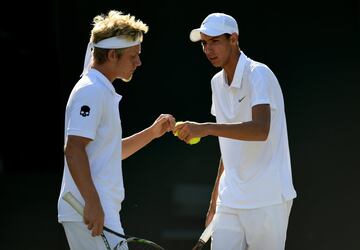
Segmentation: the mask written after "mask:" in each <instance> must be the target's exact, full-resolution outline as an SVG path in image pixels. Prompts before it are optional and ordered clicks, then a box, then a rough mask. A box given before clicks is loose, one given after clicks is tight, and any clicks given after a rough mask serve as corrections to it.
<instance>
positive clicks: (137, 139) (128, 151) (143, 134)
mask: <svg viewBox="0 0 360 250" xmlns="http://www.w3.org/2000/svg"><path fill="white" fill-rule="evenodd" d="M154 138H155V137H154V134H153V133H152V131H151V127H149V128H146V129H144V130H142V131H140V132H138V133H136V134H133V135H131V136H129V137H126V138H124V139H122V159H126V158H127V157H129V156H131V155H132V154H134V153H135V152H137V151H138V150H140V149H141V148H143V147H145V146H146V145H147V144H149V143H150V142H151V141H152V140H153V139H154Z"/></svg>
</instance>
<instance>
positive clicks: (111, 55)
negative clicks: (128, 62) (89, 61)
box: [107, 49, 117, 61]
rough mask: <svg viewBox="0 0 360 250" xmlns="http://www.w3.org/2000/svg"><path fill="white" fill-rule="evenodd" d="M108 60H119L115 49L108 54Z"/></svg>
mask: <svg viewBox="0 0 360 250" xmlns="http://www.w3.org/2000/svg"><path fill="white" fill-rule="evenodd" d="M107 59H108V60H110V61H111V60H116V59H117V55H116V51H115V49H109V50H108V52H107Z"/></svg>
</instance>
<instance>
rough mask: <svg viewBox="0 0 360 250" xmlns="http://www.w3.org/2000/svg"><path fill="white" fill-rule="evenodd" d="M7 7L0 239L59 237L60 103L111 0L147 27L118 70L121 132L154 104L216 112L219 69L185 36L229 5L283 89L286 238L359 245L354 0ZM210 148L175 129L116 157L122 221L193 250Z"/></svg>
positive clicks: (1, 31)
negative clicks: (135, 59) (290, 194)
mask: <svg viewBox="0 0 360 250" xmlns="http://www.w3.org/2000/svg"><path fill="white" fill-rule="evenodd" d="M194 4H196V6H194ZM220 5H222V7H219V6H220ZM7 6H8V7H6V8H5V7H3V9H2V13H1V15H0V23H1V26H0V27H1V28H0V42H1V58H2V67H1V76H2V77H1V83H2V84H1V90H0V91H1V103H0V104H1V110H0V111H1V132H2V134H1V140H0V141H1V142H0V144H1V145H0V146H1V148H0V149H1V150H0V157H1V158H0V194H1V196H0V197H1V201H0V202H1V206H0V221H1V222H2V225H1V229H0V231H1V233H0V235H1V241H0V249H38V250H42V249H56V250H57V249H59V250H60V249H68V247H67V243H66V240H65V236H64V233H63V230H62V227H61V226H60V224H58V223H57V210H56V202H57V198H58V193H59V188H60V182H61V175H62V168H63V152H62V148H63V123H64V120H63V119H64V109H65V105H66V101H67V98H68V94H69V93H70V91H71V88H72V87H73V85H74V84H75V82H76V81H77V80H78V79H79V75H80V73H81V71H82V67H83V60H84V54H85V49H86V45H87V42H88V39H89V33H90V30H91V25H90V24H91V21H92V18H93V17H94V16H95V15H97V14H100V13H106V12H107V11H108V10H110V9H118V10H121V11H124V12H125V13H130V14H132V15H135V16H136V17H137V18H140V19H141V20H143V21H144V22H145V23H147V24H148V25H149V26H150V29H149V32H148V34H146V35H145V39H144V42H143V45H142V54H141V59H142V63H143V65H142V66H141V67H140V68H139V69H138V70H137V72H136V73H135V75H134V78H133V80H132V82H130V83H129V84H123V83H122V82H121V81H119V82H115V87H116V89H117V91H118V92H119V93H120V94H121V95H123V99H122V101H121V104H120V107H119V108H120V112H121V117H122V122H123V133H124V135H125V136H127V135H131V134H133V133H135V132H138V131H139V130H141V129H143V128H145V127H147V126H149V125H150V124H151V123H152V122H153V121H154V120H155V119H156V118H157V116H158V115H159V114H160V113H171V114H173V115H174V116H175V117H176V118H177V120H195V121H199V122H203V121H213V117H212V116H211V115H210V113H209V110H210V103H211V97H210V78H211V77H212V75H213V74H214V73H215V72H217V70H218V69H215V68H213V67H212V66H211V64H210V63H209V62H208V61H207V60H206V58H205V56H204V55H203V53H202V51H201V47H200V45H199V44H198V43H195V44H194V43H192V42H190V40H189V38H188V37H189V32H190V30H191V29H192V28H195V27H198V26H199V25H200V23H201V22H202V20H203V19H204V18H205V17H206V15H208V14H209V13H211V12H225V13H228V14H230V15H232V16H234V17H235V18H236V19H237V20H238V24H239V29H240V47H241V49H242V50H243V51H244V52H245V54H246V55H247V56H249V57H250V58H252V59H255V60H257V61H260V62H263V63H265V64H267V65H268V66H269V67H270V68H271V69H272V70H273V71H274V72H275V74H276V75H277V77H278V79H279V81H280V84H281V87H282V89H283V94H284V98H285V105H286V115H287V121H288V133H289V143H290V150H291V155H292V168H293V177H294V184H295V188H296V190H297V192H298V198H297V199H296V200H295V201H294V205H293V210H292V214H291V217H290V223H289V229H288V239H287V248H286V249H287V250H300V249H301V250H303V249H307V250H319V249H326V250H331V249H334V250H335V249H347V250H357V249H360V240H359V237H358V233H359V229H358V225H359V223H360V218H359V212H358V211H359V208H360V206H359V198H358V191H359V184H358V180H359V177H360V170H359V167H360V162H359V156H358V154H359V139H360V138H359V133H358V130H359V114H360V113H359V97H358V96H359V83H360V77H359V70H360V67H359V66H360V65H359V56H360V53H359V52H360V45H359V44H360V39H359V32H360V4H359V1H358V0H345V1H336V2H327V1H309V0H305V1H295V2H293V1H287V2H277V1H246V2H242V1H230V0H229V1H227V2H224V3H221V4H220V2H218V1H214V2H212V1H206V2H194V1H188V0H183V1H165V0H164V1H161V0H157V1H145V0H144V1H140V0H138V1H137V0H132V1H110V0H103V1H93V0H92V1H66V0H65V1H56V0H52V1H46V3H41V4H40V3H36V2H33V1H32V2H29V1H27V2H17V1H11V2H7ZM218 159H219V150H218V143H217V139H216V138H213V137H207V138H203V139H202V141H201V143H199V144H197V145H196V146H188V145H185V144H184V143H182V142H181V141H178V140H177V139H176V138H175V137H173V136H172V135H171V134H167V135H165V136H164V137H162V138H160V139H157V140H155V141H153V142H152V143H151V144H150V145H149V146H147V147H145V148H144V149H142V150H141V151H139V152H138V153H137V154H135V155H134V156H132V157H131V158H129V159H126V160H125V161H124V162H123V169H124V176H125V187H126V191H127V192H126V200H125V201H124V206H123V210H122V212H121V214H122V221H123V225H124V227H125V229H126V231H127V233H128V234H132V235H137V236H141V237H145V238H149V239H152V240H154V241H156V242H159V243H160V244H162V245H163V246H164V247H165V248H167V249H172V250H177V249H179V250H180V249H181V250H184V249H191V247H192V245H193V243H194V242H195V241H196V239H197V237H198V236H199V235H200V233H201V230H202V229H203V223H204V218H205V213H206V209H207V204H208V199H209V195H210V191H211V188H212V184H213V182H214V180H215V177H216V171H217V165H218ZM224 250H226V249H224Z"/></svg>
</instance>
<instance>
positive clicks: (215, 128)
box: [203, 121, 268, 141]
mask: <svg viewBox="0 0 360 250" xmlns="http://www.w3.org/2000/svg"><path fill="white" fill-rule="evenodd" d="M203 126H204V130H205V131H206V132H205V133H206V135H212V136H218V137H226V138H230V139H236V140H244V141H263V140H266V138H267V135H268V130H267V129H266V127H265V126H264V125H263V124H261V123H260V122H254V121H249V122H242V123H226V124H218V123H204V124H203Z"/></svg>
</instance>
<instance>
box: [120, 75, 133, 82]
mask: <svg viewBox="0 0 360 250" xmlns="http://www.w3.org/2000/svg"><path fill="white" fill-rule="evenodd" d="M132 76H133V75H132V74H131V75H129V76H128V77H120V79H121V80H122V81H123V82H130V81H131V79H132Z"/></svg>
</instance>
